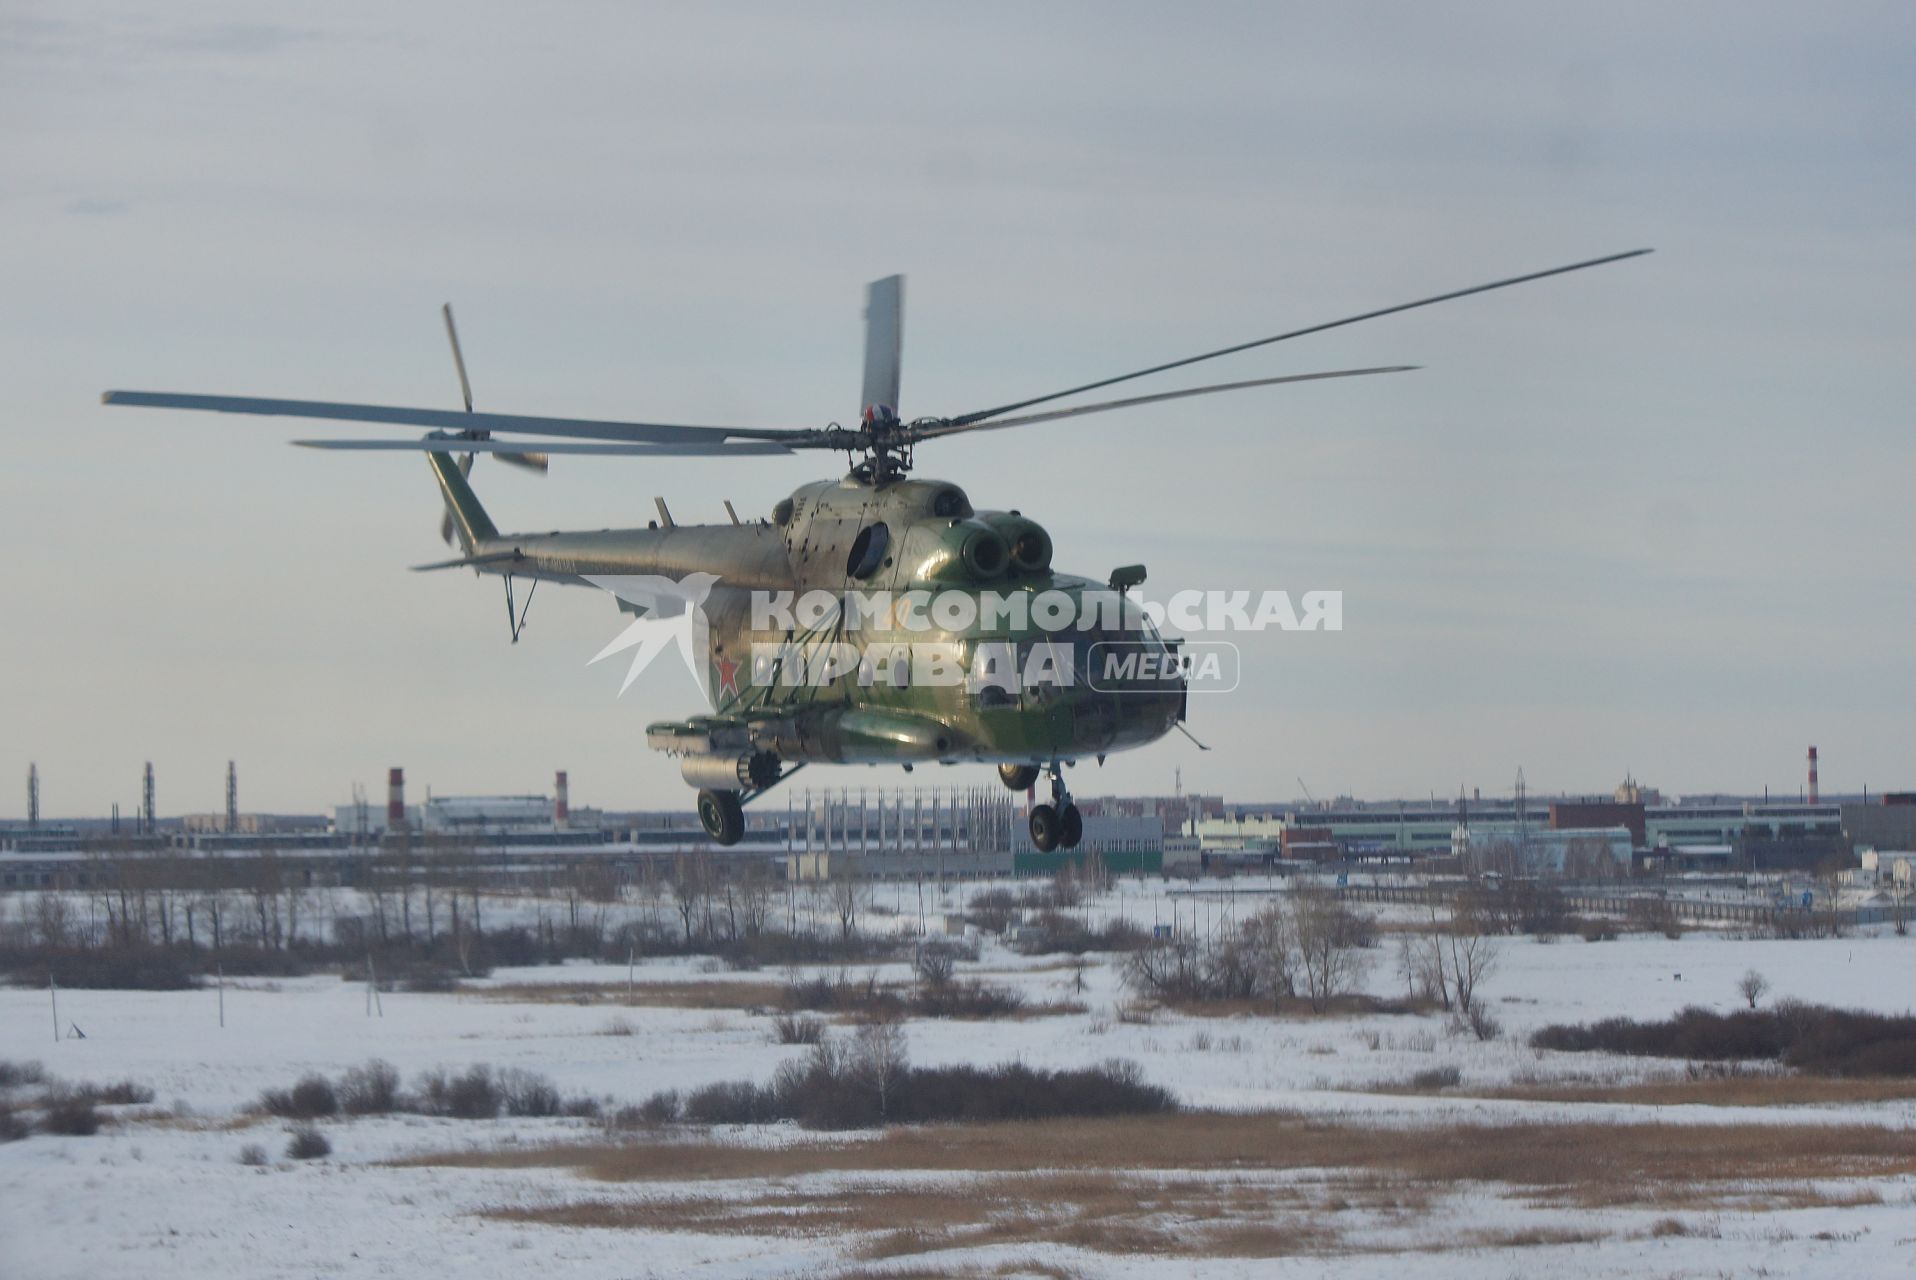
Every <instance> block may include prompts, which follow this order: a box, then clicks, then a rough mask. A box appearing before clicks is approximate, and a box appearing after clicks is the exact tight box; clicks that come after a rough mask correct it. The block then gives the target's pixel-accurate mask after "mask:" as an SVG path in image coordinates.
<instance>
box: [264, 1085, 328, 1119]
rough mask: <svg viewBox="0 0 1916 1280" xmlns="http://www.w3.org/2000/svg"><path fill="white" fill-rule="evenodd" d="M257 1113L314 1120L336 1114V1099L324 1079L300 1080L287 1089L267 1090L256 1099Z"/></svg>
mask: <svg viewBox="0 0 1916 1280" xmlns="http://www.w3.org/2000/svg"><path fill="white" fill-rule="evenodd" d="M259 1105H260V1109H261V1110H263V1111H265V1112H266V1113H267V1114H268V1115H275V1116H283V1117H285V1118H286V1119H289V1120H317V1119H319V1118H321V1117H323V1116H335V1115H338V1114H339V1095H338V1094H337V1093H336V1092H335V1091H334V1090H333V1085H332V1082H331V1081H330V1080H328V1079H327V1078H326V1077H325V1076H322V1075H318V1074H313V1075H306V1076H301V1077H300V1079H299V1082H298V1083H297V1084H295V1085H294V1086H293V1087H292V1088H290V1089H268V1090H266V1092H264V1093H262V1094H260V1096H259Z"/></svg>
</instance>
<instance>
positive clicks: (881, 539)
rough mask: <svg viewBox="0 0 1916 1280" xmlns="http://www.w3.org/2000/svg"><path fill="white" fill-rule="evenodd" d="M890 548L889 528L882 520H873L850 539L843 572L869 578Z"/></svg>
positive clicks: (883, 560) (855, 576) (882, 561)
mask: <svg viewBox="0 0 1916 1280" xmlns="http://www.w3.org/2000/svg"><path fill="white" fill-rule="evenodd" d="M890 548H891V529H890V528H889V527H887V526H886V524H885V522H884V521H883V520H876V521H873V522H872V523H871V524H868V525H866V526H865V527H864V528H863V529H860V530H859V531H858V536H857V537H856V538H854V539H852V550H851V554H850V555H848V556H846V557H845V572H846V573H847V574H849V575H850V576H852V577H854V578H869V577H871V576H872V575H873V574H874V573H877V572H878V569H879V566H880V565H883V564H884V563H885V552H886V551H887V550H889V549H890Z"/></svg>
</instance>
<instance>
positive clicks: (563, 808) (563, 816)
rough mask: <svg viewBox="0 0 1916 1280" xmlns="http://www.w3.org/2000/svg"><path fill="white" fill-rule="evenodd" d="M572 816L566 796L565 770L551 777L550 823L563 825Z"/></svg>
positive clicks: (569, 802) (558, 825)
mask: <svg viewBox="0 0 1916 1280" xmlns="http://www.w3.org/2000/svg"><path fill="white" fill-rule="evenodd" d="M571 817H572V804H571V801H570V800H569V799H567V797H566V785H565V770H564V769H561V770H559V772H558V773H557V774H556V775H555V776H554V777H553V779H552V825H553V826H555V827H563V826H565V825H566V823H567V822H568V821H570V819H571Z"/></svg>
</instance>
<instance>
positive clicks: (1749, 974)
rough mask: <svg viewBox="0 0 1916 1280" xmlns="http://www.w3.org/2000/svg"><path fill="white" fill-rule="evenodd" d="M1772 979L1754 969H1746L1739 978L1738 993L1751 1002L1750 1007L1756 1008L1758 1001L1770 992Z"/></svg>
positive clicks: (1737, 983)
mask: <svg viewBox="0 0 1916 1280" xmlns="http://www.w3.org/2000/svg"><path fill="white" fill-rule="evenodd" d="M1769 990H1770V980H1769V979H1768V978H1766V977H1764V976H1763V975H1762V974H1760V973H1758V972H1757V971H1756V970H1754V969H1746V970H1745V971H1744V973H1743V976H1742V977H1741V978H1739V979H1737V982H1736V993H1737V994H1738V995H1740V996H1742V997H1743V998H1744V999H1745V1000H1747V1001H1749V1002H1750V1008H1752V1009H1754V1008H1756V1002H1757V1001H1758V1000H1761V999H1762V998H1763V997H1764V996H1765V995H1767V994H1769Z"/></svg>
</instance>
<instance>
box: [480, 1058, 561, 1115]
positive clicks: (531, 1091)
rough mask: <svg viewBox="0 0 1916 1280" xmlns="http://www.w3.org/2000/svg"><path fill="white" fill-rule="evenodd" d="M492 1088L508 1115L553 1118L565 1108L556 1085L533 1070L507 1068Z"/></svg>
mask: <svg viewBox="0 0 1916 1280" xmlns="http://www.w3.org/2000/svg"><path fill="white" fill-rule="evenodd" d="M496 1087H497V1090H498V1094H499V1100H500V1103H501V1104H502V1105H503V1106H504V1108H505V1112H506V1114H507V1115H509V1116H556V1115H558V1114H560V1112H562V1111H563V1110H564V1109H565V1104H564V1102H563V1101H562V1100H561V1099H560V1097H559V1090H558V1088H557V1086H555V1085H554V1084H553V1083H552V1081H551V1080H549V1079H547V1078H546V1077H545V1076H542V1075H540V1074H539V1073H538V1072H536V1071H525V1070H522V1069H520V1068H518V1067H507V1068H506V1069H505V1070H504V1071H501V1072H500V1073H499V1076H498V1082H497V1086H496Z"/></svg>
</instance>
